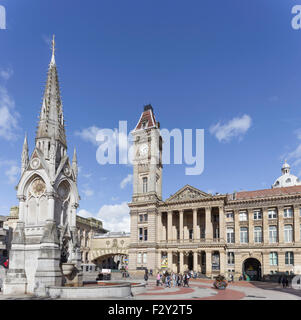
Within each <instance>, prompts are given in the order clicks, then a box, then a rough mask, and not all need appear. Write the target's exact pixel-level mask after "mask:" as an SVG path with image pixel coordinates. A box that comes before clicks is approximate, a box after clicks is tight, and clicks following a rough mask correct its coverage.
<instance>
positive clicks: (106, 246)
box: [89, 232, 130, 269]
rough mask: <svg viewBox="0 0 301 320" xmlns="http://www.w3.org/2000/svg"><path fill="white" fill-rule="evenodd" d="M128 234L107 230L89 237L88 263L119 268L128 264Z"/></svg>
mask: <svg viewBox="0 0 301 320" xmlns="http://www.w3.org/2000/svg"><path fill="white" fill-rule="evenodd" d="M129 244H130V234H129V233H126V232H109V233H106V234H103V235H95V236H94V237H93V238H92V239H91V250H90V254H89V263H94V264H96V265H97V266H98V267H99V268H104V269H120V268H121V267H125V266H126V265H127V264H128V251H129Z"/></svg>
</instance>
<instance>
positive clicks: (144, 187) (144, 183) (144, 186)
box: [143, 177, 147, 193]
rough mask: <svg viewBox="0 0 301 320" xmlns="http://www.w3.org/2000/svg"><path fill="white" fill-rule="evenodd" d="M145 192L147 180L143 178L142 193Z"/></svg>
mask: <svg viewBox="0 0 301 320" xmlns="http://www.w3.org/2000/svg"><path fill="white" fill-rule="evenodd" d="M146 192H147V178H146V177H144V178H143V193H146Z"/></svg>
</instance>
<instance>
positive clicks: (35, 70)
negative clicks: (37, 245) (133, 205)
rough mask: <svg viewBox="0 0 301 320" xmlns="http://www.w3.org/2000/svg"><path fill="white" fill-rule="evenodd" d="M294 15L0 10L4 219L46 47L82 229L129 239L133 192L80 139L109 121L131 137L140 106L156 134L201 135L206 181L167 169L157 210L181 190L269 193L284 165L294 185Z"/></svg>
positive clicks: (55, 5)
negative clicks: (123, 123)
mask: <svg viewBox="0 0 301 320" xmlns="http://www.w3.org/2000/svg"><path fill="white" fill-rule="evenodd" d="M299 2H300V3H299V4H301V0H300V1H299ZM295 4H298V1H297V0H294V1H293V0H292V1H289V0H286V1H283V0H244V1H241V0H227V1H224V0H215V1H212V0H202V1H199V0H198V1H193V0H191V1H183V0H181V1H179V0H173V1H170V0H163V1H162V0H161V1H157V0H151V1H149V0H148V1H146V0H139V1H138V0H137V1H136V0H131V1H124V0H114V1H112V0H110V1H109V0H102V1H96V0H87V1H79V0H73V1H67V0H65V1H58V0H51V1H50V0H43V1H38V0H28V1H17V0H9V1H8V0H0V5H3V6H5V8H6V13H7V29H6V30H0V150H1V152H0V214H4V215H6V214H8V212H9V207H10V206H12V205H16V204H17V199H16V192H15V189H14V186H15V185H16V184H17V180H18V177H19V167H20V158H21V150H22V143H23V139H24V134H25V132H27V133H28V139H29V147H30V151H32V150H33V147H34V138H35V129H36V126H37V120H38V119H37V117H38V114H39V111H40V106H41V98H42V94H43V89H44V84H45V81H46V72H47V68H48V63H49V61H50V54H51V52H50V45H49V39H50V38H51V36H52V34H53V33H54V34H55V35H56V43H57V54H56V62H57V65H58V72H59V80H60V84H61V94H62V100H63V105H64V114H65V120H66V131H67V139H68V148H69V155H70V156H72V152H73V148H74V146H76V147H77V150H78V161H79V165H80V167H81V170H80V175H79V192H80V194H81V198H82V200H81V203H80V210H81V214H82V215H84V216H88V215H91V214H93V215H94V216H96V217H99V218H100V219H102V220H104V227H105V228H108V229H111V230H121V229H124V230H128V229H129V225H128V214H127V212H128V209H127V206H126V203H127V202H129V201H130V199H131V193H132V185H131V183H125V184H124V185H122V186H123V188H122V187H121V182H122V181H123V180H124V179H125V178H127V177H128V175H130V174H131V173H132V168H131V167H130V166H126V165H118V166H116V165H106V166H100V165H99V164H98V163H97V161H96V149H97V146H96V145H95V144H93V143H92V142H93V141H91V139H90V140H89V139H87V137H88V136H87V134H90V133H91V132H92V133H93V130H92V129H91V128H93V127H96V128H116V127H118V121H119V120H127V121H128V127H129V129H133V128H134V126H135V125H136V123H137V121H138V119H139V117H140V114H141V112H142V108H143V105H145V104H148V103H151V104H152V105H153V107H154V111H155V115H156V118H157V120H158V121H160V123H161V127H162V128H167V129H170V130H171V129H173V128H180V129H184V128H191V129H196V128H200V129H204V130H205V170H204V172H203V173H202V174H201V175H199V176H186V175H185V166H184V165H165V167H164V169H163V197H164V199H166V198H167V197H169V196H170V195H171V194H173V193H175V192H176V191H177V190H178V189H180V188H181V187H182V186H184V185H185V184H191V185H193V186H195V187H197V188H199V189H201V190H203V191H205V192H220V193H227V192H228V193H231V192H233V191H234V190H236V191H239V190H252V189H261V188H269V187H270V186H271V184H272V183H273V182H274V180H275V179H276V178H277V177H278V176H279V175H280V167H281V165H282V162H283V160H284V158H287V159H288V162H289V163H290V164H291V166H292V172H293V173H295V174H296V175H299V176H300V175H301V161H300V159H301V139H300V138H301V134H300V131H299V129H300V128H301V125H300V119H301V108H300V103H301V31H296V30H293V29H292V27H291V20H292V18H293V15H292V14H291V10H292V7H293V5H295ZM214 127H215V128H216V129H215V130H214V129H213V128H214ZM210 128H211V130H210ZM218 137H219V139H218ZM128 180H129V181H130V179H128Z"/></svg>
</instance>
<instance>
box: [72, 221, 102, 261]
mask: <svg viewBox="0 0 301 320" xmlns="http://www.w3.org/2000/svg"><path fill="white" fill-rule="evenodd" d="M76 229H77V237H78V239H79V243H80V253H81V261H82V263H90V256H91V250H94V248H93V239H94V237H95V236H96V235H102V234H105V233H107V232H108V231H107V230H105V229H104V228H103V225H102V222H101V221H100V220H98V219H95V218H83V217H80V216H77V217H76Z"/></svg>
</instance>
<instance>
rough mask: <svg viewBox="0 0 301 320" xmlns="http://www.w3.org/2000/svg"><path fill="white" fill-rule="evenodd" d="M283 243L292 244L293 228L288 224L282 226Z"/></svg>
mask: <svg viewBox="0 0 301 320" xmlns="http://www.w3.org/2000/svg"><path fill="white" fill-rule="evenodd" d="M284 242H293V226H292V225H290V224H286V225H285V226H284Z"/></svg>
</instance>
